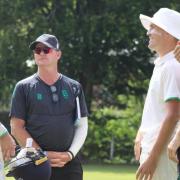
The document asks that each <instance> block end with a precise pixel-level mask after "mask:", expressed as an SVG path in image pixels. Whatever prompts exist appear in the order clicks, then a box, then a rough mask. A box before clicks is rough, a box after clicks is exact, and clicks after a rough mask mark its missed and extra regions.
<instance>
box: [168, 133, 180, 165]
mask: <svg viewBox="0 0 180 180" xmlns="http://www.w3.org/2000/svg"><path fill="white" fill-rule="evenodd" d="M178 147H180V140H179V138H177V137H176V136H175V137H174V138H173V139H172V140H171V142H170V143H169V145H168V157H169V158H170V159H171V160H173V161H175V162H177V163H178V159H177V154H176V152H177V149H178Z"/></svg>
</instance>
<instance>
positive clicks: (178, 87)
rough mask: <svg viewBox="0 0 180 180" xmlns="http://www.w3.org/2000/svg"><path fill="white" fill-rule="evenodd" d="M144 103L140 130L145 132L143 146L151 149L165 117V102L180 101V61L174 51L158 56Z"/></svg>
mask: <svg viewBox="0 0 180 180" xmlns="http://www.w3.org/2000/svg"><path fill="white" fill-rule="evenodd" d="M154 64H155V67H154V70H153V74H152V77H151V80H150V84H149V89H148V93H147V97H146V101H145V105H144V110H143V115H142V121H141V127H140V131H141V132H143V133H144V135H143V139H142V142H141V146H142V148H146V149H148V151H150V150H151V147H152V146H153V143H154V142H155V139H156V138H157V136H158V133H159V130H160V126H161V124H162V123H163V121H164V119H165V115H166V112H165V103H166V102H167V101H169V100H173V99H176V100H178V101H180V63H179V62H177V60H176V59H175V58H174V55H173V53H172V52H170V53H168V54H166V55H165V56H163V58H157V59H156V61H155V62H154Z"/></svg>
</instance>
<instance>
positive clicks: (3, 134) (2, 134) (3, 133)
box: [0, 131, 8, 137]
mask: <svg viewBox="0 0 180 180" xmlns="http://www.w3.org/2000/svg"><path fill="white" fill-rule="evenodd" d="M6 134H8V131H4V132H2V133H0V137H3V136H5V135H6Z"/></svg>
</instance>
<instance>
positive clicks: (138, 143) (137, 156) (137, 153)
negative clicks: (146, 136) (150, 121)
mask: <svg viewBox="0 0 180 180" xmlns="http://www.w3.org/2000/svg"><path fill="white" fill-rule="evenodd" d="M140 155H141V141H140V140H139V141H137V140H136V141H135V142H134V156H135V159H136V160H137V161H139V159H140Z"/></svg>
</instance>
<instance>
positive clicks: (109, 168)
mask: <svg viewBox="0 0 180 180" xmlns="http://www.w3.org/2000/svg"><path fill="white" fill-rule="evenodd" d="M83 169H84V180H134V179H135V172H136V169H137V167H136V166H121V165H119V166H118V165H83ZM6 180H14V178H6Z"/></svg>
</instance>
